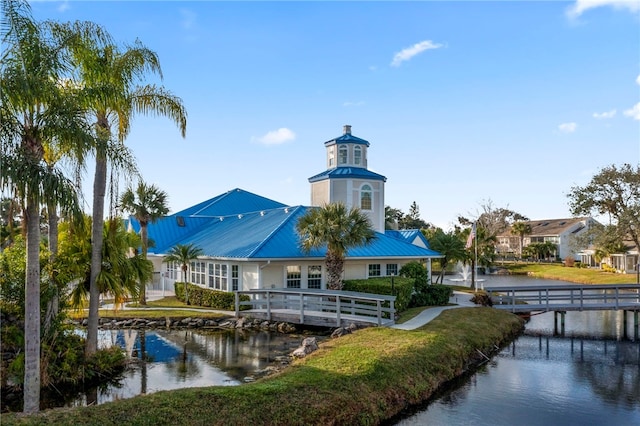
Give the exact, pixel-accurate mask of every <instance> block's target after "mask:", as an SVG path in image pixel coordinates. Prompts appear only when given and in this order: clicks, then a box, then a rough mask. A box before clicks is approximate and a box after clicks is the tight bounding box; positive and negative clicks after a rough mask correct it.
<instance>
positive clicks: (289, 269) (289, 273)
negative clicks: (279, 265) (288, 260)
mask: <svg viewBox="0 0 640 426" xmlns="http://www.w3.org/2000/svg"><path fill="white" fill-rule="evenodd" d="M285 272H286V278H285V285H286V288H301V287H302V268H301V267H300V265H287V266H286V267H285Z"/></svg>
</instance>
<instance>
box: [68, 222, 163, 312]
mask: <svg viewBox="0 0 640 426" xmlns="http://www.w3.org/2000/svg"><path fill="white" fill-rule="evenodd" d="M90 229H91V218H89V217H85V221H84V223H82V224H74V223H70V222H65V223H63V224H62V225H61V232H60V235H61V241H60V252H59V258H58V262H59V263H58V265H59V269H60V270H61V271H64V272H63V274H64V279H65V281H66V282H77V283H78V284H77V285H76V286H75V287H74V288H73V289H72V291H71V306H72V307H74V308H76V309H77V308H80V307H82V306H84V302H85V301H86V300H87V295H88V293H89V285H90V284H89V280H90V277H91V237H90ZM102 242H103V246H102V258H103V261H104V264H105V267H103V269H102V270H101V271H100V275H99V276H98V289H99V292H100V294H101V295H106V294H109V295H111V296H113V297H114V299H115V300H116V303H118V302H121V301H123V300H124V299H125V298H126V297H127V296H133V297H137V295H138V289H139V286H140V284H139V283H140V282H146V281H148V280H149V279H150V278H151V276H152V275H153V265H152V264H151V262H150V261H148V260H146V259H143V258H142V256H141V255H140V254H135V255H133V256H131V255H129V251H130V248H131V247H138V246H139V245H140V236H139V235H138V234H136V233H135V232H128V231H127V230H126V229H125V227H124V222H123V221H122V220H120V219H117V218H116V219H111V220H108V221H107V222H106V223H105V226H104V228H103V239H102Z"/></svg>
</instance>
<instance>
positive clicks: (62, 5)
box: [58, 0, 71, 12]
mask: <svg viewBox="0 0 640 426" xmlns="http://www.w3.org/2000/svg"><path fill="white" fill-rule="evenodd" d="M70 8H71V5H70V4H69V2H68V1H67V0H65V1H63V2H62V3H60V6H58V12H65V11H67V10H69V9H70Z"/></svg>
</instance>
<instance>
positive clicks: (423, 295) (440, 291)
mask: <svg viewBox="0 0 640 426" xmlns="http://www.w3.org/2000/svg"><path fill="white" fill-rule="evenodd" d="M416 290H417V289H416ZM452 294H453V289H452V288H451V287H449V286H447V285H443V284H433V285H427V286H425V287H423V288H420V291H416V292H415V293H414V295H413V298H412V300H411V303H412V305H411V306H444V305H447V304H449V299H450V298H451V295H452Z"/></svg>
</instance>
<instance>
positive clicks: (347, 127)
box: [342, 124, 351, 135]
mask: <svg viewBox="0 0 640 426" xmlns="http://www.w3.org/2000/svg"><path fill="white" fill-rule="evenodd" d="M342 131H343V133H344V134H345V135H350V134H351V126H350V125H348V124H345V125H344V127H343V128H342Z"/></svg>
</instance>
